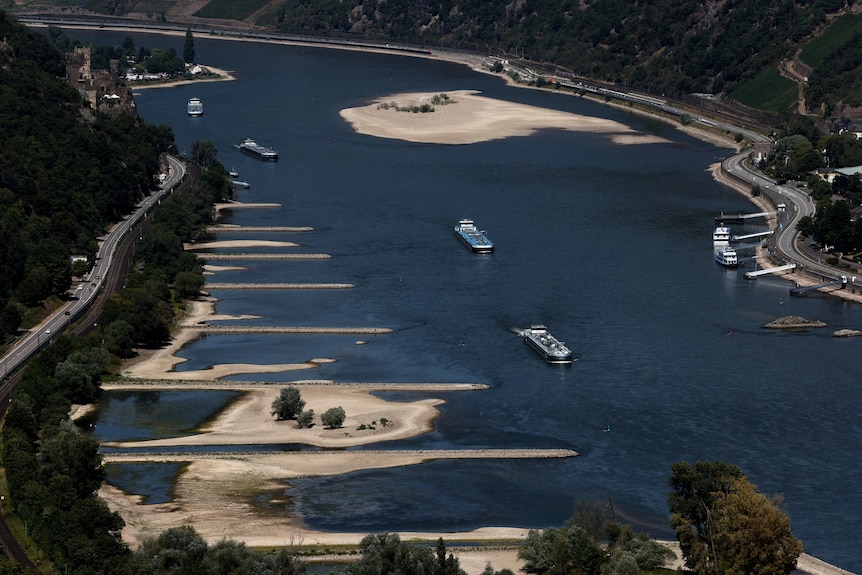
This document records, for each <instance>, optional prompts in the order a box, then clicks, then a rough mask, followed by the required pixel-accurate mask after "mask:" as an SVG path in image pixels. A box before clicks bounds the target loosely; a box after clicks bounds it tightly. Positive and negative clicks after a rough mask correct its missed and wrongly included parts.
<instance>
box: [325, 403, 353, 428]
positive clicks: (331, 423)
mask: <svg viewBox="0 0 862 575" xmlns="http://www.w3.org/2000/svg"><path fill="white" fill-rule="evenodd" d="M346 417H347V415H346V414H345V413H344V409H342V408H341V407H330V408H329V409H327V410H326V413H324V414H323V415H321V416H320V421H321V423H323V425H324V426H326V428H327V429H335V428H337V427H341V424H343V423H344V419H345V418H346Z"/></svg>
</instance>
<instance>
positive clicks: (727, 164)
mask: <svg viewBox="0 0 862 575" xmlns="http://www.w3.org/2000/svg"><path fill="white" fill-rule="evenodd" d="M747 157H748V153H747V152H745V153H741V154H736V155H735V156H731V157H729V158H726V159H725V160H724V161H723V162H722V167H723V168H724V170H725V171H726V172H727V173H728V174H730V175H732V176H734V177H735V178H737V179H738V180H740V181H743V182H746V183H750V184H751V185H757V186H760V189H761V190H763V193H764V194H765V195H766V196H768V197H769V199H770V200H772V202H773V203H774V204H775V205H776V206H780V205H781V204H784V205H785V209H784V211H783V212H781V211H780V212H779V214H778V229H776V230H775V234H773V235H772V237H770V238H769V246H770V250H771V251H772V252H773V253H774V254H775V255H777V256H779V257H781V258H782V259H784V260H785V261H786V262H787V263H795V264H796V265H797V266H798V267H799V268H802V269H805V270H806V271H807V272H809V273H813V274H816V275H819V276H821V277H822V278H824V279H838V278H840V277H842V276H845V275H847V272H846V271H842V270H838V269H835V268H833V267H830V266H827V265H825V264H823V263H822V262H821V261H820V258H819V257H812V256H811V255H809V254H808V253H806V252H805V251H804V250H802V249H800V247H799V243H798V241H797V238H798V237H799V232H798V231H797V230H796V224H797V223H799V220H800V219H802V218H803V217H805V216H809V217H812V218H813V217H814V214H815V212H816V207H815V205H814V201H813V200H812V199H811V196H809V195H808V193H806V192H804V191H802V190H800V189H799V188H798V187H797V186H796V185H791V184H777V183H776V182H775V181H774V180H771V179H769V178H767V177H764V176H763V174H761V173H760V172H755V171H753V170H751V169H749V168H748V167H747V166H746V165H745V159H746V158H747ZM847 279H848V282H849V283H852V284H854V285H862V284H860V278H858V277H856V276H851V277H848V278H847Z"/></svg>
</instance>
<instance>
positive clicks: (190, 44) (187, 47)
mask: <svg viewBox="0 0 862 575" xmlns="http://www.w3.org/2000/svg"><path fill="white" fill-rule="evenodd" d="M183 60H184V61H185V63H186V64H191V63H192V62H194V61H195V38H194V36H192V31H191V30H186V39H185V42H183Z"/></svg>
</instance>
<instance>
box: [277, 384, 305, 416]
mask: <svg viewBox="0 0 862 575" xmlns="http://www.w3.org/2000/svg"><path fill="white" fill-rule="evenodd" d="M303 407H305V401H304V400H303V399H302V397H301V396H300V395H299V390H298V389H296V388H295V387H285V388H284V389H282V390H281V393H280V394H279V396H278V397H276V398H275V400H274V401H273V402H272V414H273V415H275V416H276V418H277V419H279V420H281V419H296V418H297V417H298V416H299V414H300V413H302V408H303Z"/></svg>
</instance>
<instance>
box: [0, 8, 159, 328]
mask: <svg viewBox="0 0 862 575" xmlns="http://www.w3.org/2000/svg"><path fill="white" fill-rule="evenodd" d="M0 39H2V40H1V41H0V310H2V311H0V337H4V338H5V336H6V335H7V334H10V333H13V332H14V330H15V329H16V328H17V327H18V324H19V323H20V320H21V319H22V316H23V313H24V312H25V311H26V309H27V308H31V307H33V306H35V305H37V304H38V303H39V302H40V301H42V300H44V299H45V298H47V297H49V296H52V295H60V294H63V293H64V292H65V291H66V290H67V289H68V288H69V286H70V282H71V277H72V268H71V264H70V256H71V255H73V254H74V255H83V256H87V257H88V258H92V257H93V256H94V255H95V253H96V249H97V244H96V238H97V236H99V235H100V234H102V233H104V230H105V228H106V226H108V225H109V224H111V223H113V222H116V221H117V220H118V219H120V218H121V217H122V215H123V214H127V213H129V211H130V210H131V208H132V207H133V206H134V204H135V202H136V201H138V200H139V199H141V198H142V197H143V196H144V195H145V194H147V193H149V190H150V189H151V187H152V185H153V182H152V177H153V176H154V175H155V174H157V173H158V171H159V165H158V161H159V160H158V158H159V152H160V151H164V150H165V149H166V148H167V146H168V145H170V144H171V142H172V135H171V134H170V130H167V131H163V130H159V129H156V128H154V127H152V126H149V125H147V124H145V123H142V122H140V121H139V120H138V119H137V118H136V117H134V116H132V115H125V116H120V117H118V118H113V119H108V118H105V117H102V116H101V115H100V114H98V113H96V112H94V111H93V110H91V109H89V108H88V107H87V106H86V105H85V103H84V100H83V99H82V98H81V96H80V95H79V94H78V92H77V91H76V90H75V89H73V88H72V87H70V86H68V85H67V84H66V83H65V82H64V81H63V80H62V78H63V77H64V76H65V67H64V60H63V55H62V54H61V53H60V52H59V51H57V50H56V49H55V48H54V47H53V46H51V45H50V44H49V43H48V41H47V40H46V38H45V37H44V36H43V35H41V34H37V33H34V32H32V31H30V30H28V29H27V28H25V27H23V26H21V25H20V24H18V23H16V22H14V21H13V20H11V19H10V18H9V17H7V15H6V14H5V13H3V12H2V11H0Z"/></svg>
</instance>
